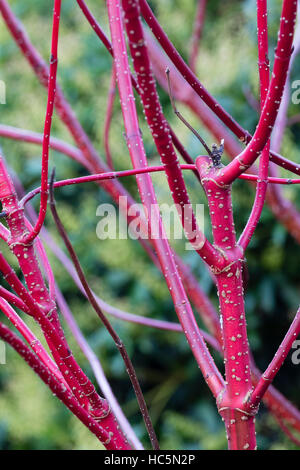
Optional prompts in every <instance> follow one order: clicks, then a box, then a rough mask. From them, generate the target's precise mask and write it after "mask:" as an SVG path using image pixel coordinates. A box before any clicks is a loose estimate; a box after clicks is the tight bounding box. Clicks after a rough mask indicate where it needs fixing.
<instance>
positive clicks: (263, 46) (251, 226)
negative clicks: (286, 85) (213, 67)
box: [239, 0, 270, 251]
mask: <svg viewBox="0 0 300 470" xmlns="http://www.w3.org/2000/svg"><path fill="white" fill-rule="evenodd" d="M256 5H257V36H258V65H259V82H260V105H261V112H262V111H263V107H264V104H265V101H266V98H267V93H268V89H269V83H270V63H269V58H268V50H269V43H268V13H267V0H256ZM269 156H270V141H268V142H267V144H266V146H265V148H264V149H263V151H262V154H261V156H260V159H259V170H258V177H259V179H258V181H257V185H256V194H255V200H254V204H253V208H252V211H251V214H250V217H249V219H248V222H247V224H246V227H245V228H244V231H243V233H242V235H241V237H240V239H239V245H240V246H241V247H242V248H243V250H244V251H245V250H246V248H247V246H248V244H249V242H250V240H251V238H252V236H253V234H254V232H255V229H256V227H257V224H258V222H259V220H260V217H261V213H262V210H263V207H264V203H265V199H266V195H267V188H268V170H269Z"/></svg>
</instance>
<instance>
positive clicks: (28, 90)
mask: <svg viewBox="0 0 300 470" xmlns="http://www.w3.org/2000/svg"><path fill="white" fill-rule="evenodd" d="M9 3H10V5H11V7H12V8H13V9H14V11H15V12H16V14H17V15H18V16H19V17H20V19H21V20H22V21H23V22H24V25H25V28H26V29H27V31H28V33H29V36H30V38H31V40H32V42H33V43H34V44H35V45H36V47H37V48H38V50H39V51H40V53H41V54H42V55H43V57H44V58H45V59H48V57H49V50H50V29H51V13H52V3H53V2H46V1H44V2H36V1H35V0H27V1H26V2H23V1H21V0H11V1H10V2H9ZM62 3H63V5H62V20H61V33H60V47H59V57H60V60H59V73H58V77H59V82H60V84H61V86H62V88H63V90H64V92H65V94H66V96H67V98H68V99H69V101H70V102H71V104H72V105H73V107H74V110H75V111H76V114H77V116H78V118H79V120H80V122H81V123H82V125H83V126H84V128H85V130H86V132H87V133H88V135H89V136H90V138H91V139H92V141H93V143H94V145H95V146H96V148H97V150H98V151H99V153H100V154H101V155H102V156H103V155H104V148H103V124H104V119H105V110H106V102H107V92H108V88H109V81H110V71H111V58H110V56H109V54H108V53H107V52H106V50H105V49H104V46H103V45H102V44H101V43H100V42H99V41H98V40H97V38H96V37H95V35H94V33H93V31H92V30H91V29H90V27H89V25H88V24H87V23H86V21H85V19H84V18H83V16H82V15H81V12H80V10H79V8H78V6H77V5H76V2H75V1H74V0H64V1H63V2H62ZM281 3H282V2H281V1H279V0H271V1H270V2H269V4H270V34H271V37H270V57H271V58H273V56H274V54H273V50H274V44H275V40H276V32H277V27H278V20H279V12H280V7H281ZM88 5H89V6H90V7H91V9H92V10H93V12H94V14H95V15H96V17H97V19H98V20H99V22H100V23H101V25H102V26H103V27H104V28H105V29H106V31H107V32H108V24H107V20H106V11H105V5H104V2H103V3H102V2H99V1H96V0H89V1H88ZM151 5H152V7H153V8H154V10H155V12H156V14H157V15H158V18H159V20H160V21H161V23H162V25H163V26H164V28H165V29H166V31H167V33H168V34H169V37H170V39H171V40H172V41H174V44H175V46H176V47H177V48H178V50H179V51H180V53H181V54H182V55H183V57H184V58H188V52H189V44H190V36H191V30H192V25H193V17H194V13H195V8H196V1H194V0H193V1H191V0H181V1H179V0H175V1H174V0H160V1H158V0H153V1H152V2H151ZM255 14H256V11H255V2H253V1H251V0H243V1H241V0H223V1H221V0H211V1H209V2H208V9H207V21H206V24H205V28H204V34H203V39H202V40H201V48H200V57H199V60H198V70H197V72H198V76H199V77H200V79H201V80H202V81H203V83H204V84H205V85H206V86H207V88H208V89H209V91H210V92H211V93H212V94H213V95H215V96H216V98H217V99H218V100H219V101H220V102H221V103H222V105H224V106H225V107H226V109H227V110H228V111H229V112H230V113H232V115H233V116H234V117H235V118H236V119H237V120H238V121H239V122H240V123H241V124H242V125H243V126H244V127H245V128H246V129H248V130H249V131H253V130H254V128H255V125H256V122H257V115H256V112H255V111H254V110H253V109H252V108H251V107H250V106H249V104H248V103H247V101H246V99H245V95H244V91H243V90H245V87H249V88H250V89H251V91H252V93H254V95H255V96H257V94H258V80H257V76H258V75H257V50H256V25H255ZM0 21H1V29H0V79H1V80H4V81H5V83H6V86H7V98H6V99H7V104H6V105H5V106H4V105H2V106H1V107H0V112H1V122H2V123H5V124H10V125H13V126H17V127H22V128H25V129H30V130H34V131H37V132H42V130H43V122H44V113H45V105H46V93H45V90H44V89H43V88H42V87H41V86H40V85H39V83H38V81H37V79H36V77H35V76H34V75H33V73H32V71H31V69H30V67H29V66H28V64H27V63H26V62H25V60H24V58H23V57H22V56H21V54H20V52H19V50H18V48H17V46H16V45H15V43H14V42H13V41H12V39H11V37H10V36H9V34H8V32H7V30H6V28H5V27H4V26H3V24H2V19H1V20H0ZM299 76H300V62H299V61H296V63H295V67H294V71H293V79H297V78H299ZM159 93H160V96H161V100H162V104H163V108H164V111H165V113H166V116H167V117H168V119H169V120H170V122H171V123H172V126H173V128H174V129H175V130H176V132H177V133H178V136H179V137H180V138H181V139H182V141H183V142H184V144H185V146H186V148H187V149H188V151H189V153H190V154H191V155H192V156H193V157H196V156H197V154H199V153H200V152H202V149H200V148H199V143H198V141H197V140H196V139H195V138H194V136H193V135H192V134H191V133H190V132H189V131H188V130H187V129H185V128H184V127H183V126H182V125H181V123H180V122H178V121H177V120H176V118H175V117H174V116H173V114H172V110H171V107H170V103H169V98H168V96H167V95H166V94H165V93H164V91H162V90H161V89H159ZM179 107H180V109H182V110H184V114H185V117H186V118H187V119H188V120H189V121H190V122H191V124H192V125H193V126H195V127H196V128H197V129H199V131H200V132H201V135H203V137H204V138H205V139H206V140H207V141H208V142H209V143H210V144H211V143H212V141H213V139H212V137H211V135H209V134H208V133H207V131H206V130H205V129H202V127H201V124H199V122H198V121H197V118H196V117H195V116H194V115H192V114H191V112H190V111H188V110H186V109H183V107H182V106H180V105H179ZM138 109H139V113H140V118H141V119H140V125H141V129H142V132H143V136H144V141H145V145H146V150H147V155H148V158H149V161H150V164H157V163H159V158H158V156H157V153H156V150H155V148H154V145H153V143H152V141H151V138H150V134H149V131H148V129H147V127H146V124H145V122H144V118H143V115H142V113H141V107H140V105H139V103H138ZM297 112H299V109H297V106H295V105H292V104H291V106H290V109H289V115H294V114H296V113H297ZM122 133H123V125H122V119H121V112H120V106H119V103H118V100H116V103H115V107H114V119H113V123H112V130H111V149H112V153H113V158H114V164H115V167H116V168H117V169H120V170H121V169H126V168H130V167H131V163H130V159H129V155H128V151H127V148H126V145H125V141H124V138H123V134H122ZM53 135H54V136H56V137H60V138H62V139H65V140H66V141H68V142H70V143H72V140H71V139H70V136H69V135H68V133H67V131H66V129H65V128H64V127H63V126H62V124H61V123H60V122H59V119H58V118H57V117H55V118H54V122H53ZM299 135H300V126H299V124H296V125H294V126H293V127H292V128H290V129H289V130H288V131H287V132H286V134H285V138H284V142H283V148H282V153H283V154H284V155H285V156H287V157H288V158H290V159H292V160H295V161H299V155H298V148H299ZM0 144H1V146H2V148H3V151H4V155H5V157H6V158H7V161H8V162H9V165H10V166H11V167H12V169H13V170H14V171H15V172H16V173H17V174H18V175H19V176H20V178H21V180H22V183H23V184H24V187H25V189H26V191H28V190H30V189H32V188H34V187H36V186H37V185H38V184H39V177H40V159H41V150H40V148H39V147H36V146H33V145H29V144H22V143H20V142H17V143H15V142H12V141H9V140H5V139H3V138H1V142H0ZM54 165H55V166H56V174H57V178H58V179H63V178H68V177H75V176H80V175H84V174H86V171H85V170H84V169H82V168H81V167H80V166H79V165H78V164H77V163H75V162H73V161H71V160H69V159H67V157H65V156H63V155H61V154H58V153H56V152H53V151H51V166H54ZM185 180H186V183H187V185H188V188H189V190H190V194H191V197H192V200H193V202H194V203H196V202H197V203H201V202H203V203H205V200H204V197H203V194H202V191H201V188H200V186H199V184H198V182H197V181H196V179H195V178H194V177H193V175H192V174H188V173H185ZM153 181H154V183H155V187H156V189H157V195H158V199H159V202H160V203H163V202H171V200H170V195H169V190H168V187H167V184H166V180H165V177H164V176H163V175H162V174H158V175H153ZM122 182H123V183H124V185H125V186H126V188H128V189H129V190H130V191H131V193H132V194H133V195H134V196H135V197H136V198H138V195H137V190H136V184H135V180H134V178H127V179H126V180H125V179H123V180H122ZM284 191H285V193H286V195H287V196H288V197H289V198H290V199H291V200H293V201H294V203H295V204H296V205H297V206H298V207H300V197H299V189H298V187H296V186H293V187H289V188H286V189H285V190H284ZM253 195H254V192H253V189H252V188H251V187H249V185H248V184H247V183H246V182H242V181H240V182H238V183H236V184H235V186H234V207H235V215H236V224H237V231H238V233H240V232H241V230H242V228H243V226H244V224H245V222H246V220H247V217H248V214H249V210H250V207H251V204H252V201H253ZM56 199H57V202H58V207H59V211H60V214H61V215H62V218H63V221H64V223H65V224H66V227H67V229H68V232H69V235H70V236H71V239H72V241H73V243H74V246H75V249H76V250H77V253H78V255H79V257H80V259H81V261H82V264H83V266H84V267H85V271H86V273H87V275H88V279H89V281H90V283H91V285H92V287H93V289H94V290H95V291H96V292H97V294H99V295H100V296H101V297H102V298H103V299H104V300H105V301H107V302H108V303H111V304H112V305H114V306H117V307H120V308H122V309H124V310H128V311H130V312H132V313H136V314H139V315H145V316H149V317H152V318H161V319H168V320H173V321H176V315H175V312H174V308H173V305H172V302H171V300H170V296H169V293H168V291H167V288H166V286H165V284H164V282H162V278H161V275H160V273H159V272H158V271H157V269H156V268H155V267H154V266H153V265H152V264H151V262H150V261H149V259H148V257H147V255H146V254H145V253H144V252H143V250H142V248H141V247H140V246H139V244H138V243H137V242H134V241H132V240H127V241H126V240H105V241H100V240H99V239H98V238H97V236H96V225H97V223H98V221H99V220H98V218H97V217H96V208H97V206H98V205H99V204H100V203H103V202H110V199H109V197H108V196H107V195H106V194H105V192H104V191H103V190H101V189H100V188H99V187H98V186H96V185H94V184H86V185H81V186H78V187H75V186H73V187H68V188H64V189H61V190H59V191H57V192H56ZM206 212H207V211H206ZM46 225H47V228H49V230H50V231H51V233H52V234H53V235H54V237H55V238H56V240H57V242H58V243H59V244H60V245H61V242H60V240H59V238H58V236H57V234H56V231H55V229H54V226H53V222H52V220H51V217H50V216H49V215H48V217H47V221H46ZM206 228H207V232H209V223H208V222H207V223H206ZM207 235H209V234H207ZM172 243H173V245H174V246H175V247H176V249H177V250H178V252H180V253H181V255H182V257H183V258H184V259H185V261H186V262H187V263H188V264H189V265H190V266H191V268H192V270H193V272H194V274H195V276H196V277H197V279H198V281H199V283H200V284H201V286H202V288H203V289H204V290H205V291H206V292H207V294H208V295H209V296H210V298H211V299H212V301H213V302H214V303H215V304H216V301H217V297H216V292H215V288H214V286H213V285H212V282H211V279H210V277H209V275H208V274H207V272H206V270H205V269H204V267H203V264H202V263H201V261H200V259H199V258H198V256H197V255H195V254H194V253H192V252H190V251H186V250H185V249H184V242H182V241H176V243H175V242H172ZM1 249H2V246H1ZM3 249H4V250H5V248H4V247H3ZM299 255H300V249H299V246H298V245H297V244H296V243H295V242H294V241H293V239H292V238H291V237H290V236H289V235H288V234H287V233H286V231H285V229H284V228H283V227H281V226H280V225H278V223H277V222H276V220H274V217H273V215H272V214H271V213H270V211H269V209H268V208H265V209H264V212H263V217H262V221H261V223H260V225H259V227H258V230H257V232H256V235H255V238H254V240H253V241H252V243H251V245H250V247H249V250H248V255H247V259H248V266H249V273H250V281H249V286H248V291H247V296H246V308H247V320H248V326H249V338H250V343H251V347H252V349H253V352H254V356H255V359H256V361H257V363H258V365H259V366H260V367H261V368H264V367H266V365H267V364H268V361H269V360H270V359H271V357H272V354H273V353H274V352H275V349H276V347H277V345H278V344H279V342H280V340H281V339H282V336H283V334H284V332H285V331H286V330H287V328H288V325H289V323H290V321H291V319H292V318H293V315H294V313H295V311H296V308H297V306H298V303H299V281H300V277H299V267H298V266H299V263H298V262H297V259H299ZM49 257H50V260H51V262H52V264H53V266H54V271H55V275H56V278H57V281H58V283H59V285H60V287H61V289H62V290H63V293H64V294H65V296H66V298H67V300H68V302H69V304H70V307H71V309H72V312H73V314H74V316H75V318H76V320H77V321H78V323H79V325H80V327H81V328H82V331H83V332H84V334H85V336H86V338H87V339H88V341H89V343H90V345H91V346H92V347H93V349H94V351H95V352H96V354H97V355H98V357H99V359H100V360H101V363H102V365H103V367H104V369H105V371H106V373H107V376H108V378H109V381H110V383H111V385H112V387H113V390H114V392H115V394H116V396H117V397H118V399H119V400H120V403H121V404H122V406H123V409H124V411H125V413H126V415H127V416H128V418H129V419H130V421H131V422H132V423H133V425H134V428H135V429H136V432H137V434H138V436H139V437H140V439H141V440H142V441H143V442H144V444H145V446H146V447H147V448H148V447H149V443H148V440H147V437H146V435H145V431H144V427H143V424H142V422H141V418H140V415H139V413H138V410H137V404H136V401H135V398H134V395H133V392H132V390H131V387H130V385H129V381H128V377H127V375H126V372H125V371H124V367H123V363H122V361H121V359H120V356H119V354H118V353H117V351H116V348H115V346H114V344H113V343H112V341H111V340H110V338H109V336H108V334H107V333H106V331H104V329H103V328H102V326H101V325H100V324H99V321H98V319H97V318H96V316H95V314H94V312H93V311H92V309H91V308H90V307H89V306H88V305H87V302H86V301H85V299H84V298H83V296H82V295H80V294H79V293H78V291H77V289H76V287H75V286H74V282H73V281H72V279H70V278H69V276H68V275H67V273H66V271H65V269H64V266H62V265H61V263H60V262H58V261H57V260H56V259H55V258H54V257H53V256H52V254H51V252H50V250H49ZM10 259H12V258H10ZM12 262H13V260H12ZM216 305H217V304H216ZM1 320H2V318H1ZM112 321H113V324H114V326H115V327H116V329H117V331H118V332H119V334H120V336H121V337H122V339H123V340H124V342H125V344H126V346H127V348H128V351H129V353H130V355H131V357H132V359H133V362H134V364H135V366H136V368H137V371H138V375H139V377H140V379H141V383H142V387H143V390H144V391H145V396H146V398H147V402H148V404H149V407H150V412H151V415H152V418H153V421H154V424H155V427H156V429H157V432H158V436H159V440H160V442H161V446H162V448H163V449H198V448H199V449H225V448H226V439H225V433H224V429H223V424H222V422H221V420H220V418H219V416H218V414H217V412H216V409H215V406H214V401H213V399H212V398H211V397H210V394H209V391H208V389H207V387H206V385H205V383H204V381H203V379H202V377H201V374H200V372H199V370H198V368H197V366H196V364H195V361H194V359H193V357H192V354H191V352H190V351H189V348H188V347H187V344H186V341H185V339H184V337H183V335H180V334H177V333H169V332H160V331H156V330H153V329H147V328H142V327H140V326H138V325H134V324H127V323H121V322H120V321H116V320H112ZM29 323H30V325H31V326H32V328H33V329H34V330H35V332H38V330H37V328H36V327H35V325H34V324H33V323H32V322H30V321H29ZM65 329H66V332H67V334H68V337H69V339H70V343H71V346H72V348H73V349H74V352H75V355H76V357H77V358H78V360H79V362H80V364H81V365H82V366H83V368H84V369H85V370H86V371H87V372H88V373H89V375H90V377H93V376H92V372H91V370H90V367H89V365H88V364H87V362H86V360H85V358H84V357H83V355H82V354H81V352H80V351H79V349H78V347H77V345H76V344H75V342H74V341H73V339H72V337H71V335H70V334H69V331H68V328H67V327H65ZM216 360H217V362H218V364H219V365H220V367H222V361H221V359H220V358H219V357H218V356H216ZM276 386H277V387H278V388H279V389H280V390H281V391H282V392H284V393H286V395H287V396H288V397H289V398H290V399H291V400H292V401H293V402H294V403H295V404H297V405H298V406H300V399H299V386H300V377H299V366H295V365H293V364H292V362H291V358H290V355H289V356H288V359H287V361H286V364H285V366H284V368H283V370H282V371H281V373H280V374H279V376H278V378H277V379H276ZM257 429H258V445H259V448H261V449H288V448H290V449H291V448H295V446H294V445H293V444H291V443H290V442H289V441H288V440H287V438H286V437H285V436H284V435H283V434H282V432H281V431H279V430H278V427H277V425H276V424H275V421H274V419H273V418H272V417H270V415H269V414H268V413H267V412H266V410H265V408H264V407H263V406H262V407H261V412H260V414H259V417H258V420H257ZM0 448H1V449H98V448H99V445H98V442H97V440H96V439H95V438H94V437H93V435H91V434H89V432H88V431H87V430H86V429H85V428H84V427H83V426H82V425H81V423H79V422H78V421H77V420H76V419H75V418H73V417H72V416H71V415H70V413H69V412H68V411H66V410H65V409H64V407H63V406H62V405H61V404H60V403H59V402H58V401H57V399H56V398H54V397H52V396H51V394H50V393H49V391H48V390H47V389H46V387H45V386H44V385H43V384H42V383H40V381H39V379H38V378H37V377H36V376H35V375H34V374H33V373H32V372H31V371H30V370H29V369H28V367H27V366H26V365H25V364H24V363H23V362H22V361H21V360H20V359H19V358H18V357H17V356H16V354H15V353H14V352H13V351H11V350H7V364H6V365H1V366H0Z"/></svg>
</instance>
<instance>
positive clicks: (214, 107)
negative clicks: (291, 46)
mask: <svg viewBox="0 0 300 470" xmlns="http://www.w3.org/2000/svg"><path fill="white" fill-rule="evenodd" d="M139 2H140V7H141V13H142V15H143V17H144V19H145V21H146V22H147V23H148V26H149V27H150V29H151V31H152V33H153V34H154V36H155V37H156V39H157V41H158V42H159V43H160V45H161V46H162V48H163V49H164V51H165V52H166V54H167V55H168V56H169V58H170V59H171V61H172V62H173V64H174V65H175V67H176V68H177V69H178V71H179V72H180V73H181V75H182V76H183V77H184V79H185V80H186V81H187V82H188V83H189V85H190V86H191V87H192V88H193V90H195V92H196V93H197V95H198V96H199V97H200V98H201V100H203V101H204V103H205V104H206V105H207V106H208V107H209V108H210V109H211V111H212V112H213V113H214V114H216V116H218V117H219V118H220V120H221V121H222V122H223V123H224V124H225V126H226V127H228V129H230V130H231V131H232V132H233V133H234V135H236V136H237V137H238V138H239V140H240V141H242V142H245V143H248V142H250V141H251V139H252V136H251V134H250V133H249V132H248V131H246V130H245V129H243V127H242V126H240V125H239V124H238V123H237V122H236V121H235V120H234V119H233V118H232V116H230V114H229V113H228V112H227V111H225V109H224V108H223V107H222V106H221V104H220V103H218V102H217V100H215V99H214V98H213V97H212V96H211V95H210V94H209V92H208V91H207V90H206V88H205V87H204V85H203V84H202V83H201V82H200V81H199V80H198V78H197V77H196V76H195V74H194V73H193V72H192V70H191V69H190V68H189V67H188V66H187V64H186V63H185V62H184V60H183V59H182V57H181V56H180V54H179V53H178V52H177V50H176V48H175V47H174V45H173V44H172V43H171V41H170V40H169V38H168V37H167V35H166V33H165V32H164V30H163V29H162V27H161V26H160V24H159V22H158V21H157V19H156V18H155V16H154V14H153V12H152V10H151V8H150V7H149V5H148V3H147V1H146V0H139ZM288 3H290V7H291V8H292V9H293V11H294V13H295V10H296V7H295V4H294V1H293V2H292V1H291V2H290V0H285V4H284V7H285V6H286V5H287V4H288ZM294 19H295V14H294V15H292V21H290V22H289V25H288V26H289V27H293V25H291V23H293V20H294ZM288 34H289V33H288ZM291 38H292V36H291V37H290V40H291ZM289 52H291V51H289ZM278 68H279V69H280V67H278ZM267 140H268V139H266V141H267ZM225 144H226V139H225ZM271 159H272V161H274V162H275V163H276V164H277V165H279V166H283V167H284V165H287V162H286V159H284V158H283V157H281V155H278V154H276V153H275V152H271ZM290 168H294V169H295V170H296V171H297V172H300V169H299V168H298V169H296V168H297V165H296V164H294V163H293V162H291V166H290ZM296 174H300V173H296Z"/></svg>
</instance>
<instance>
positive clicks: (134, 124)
mask: <svg viewBox="0 0 300 470" xmlns="http://www.w3.org/2000/svg"><path fill="white" fill-rule="evenodd" d="M107 6H108V14H109V22H110V29H111V38H112V44H113V49H114V56H115V64H116V71H117V80H118V86H119V94H120V101H121V106H122V112H123V117H124V123H125V131H126V138H127V145H128V149H129V153H130V156H131V160H132V164H133V166H134V167H135V168H141V167H143V166H147V159H146V155H145V150H144V146H143V142H142V139H141V136H140V130H139V125H138V119H137V113H136V108H135V103H134V95H133V90H132V85H131V79H130V69H129V64H128V57H127V51H126V44H125V39H124V33H123V25H122V20H121V10H120V5H119V3H118V2H114V1H108V2H107ZM137 184H138V188H139V192H140V195H141V199H142V203H143V205H144V207H145V209H146V211H147V214H148V217H149V221H150V227H151V229H153V228H156V229H157V228H158V231H157V233H159V234H162V235H161V238H159V239H157V238H156V237H154V238H155V239H154V240H153V244H154V246H155V248H156V251H157V253H158V258H159V261H160V264H161V269H162V272H163V274H164V277H165V279H166V282H167V285H168V287H169V290H170V293H171V296H172V299H173V302H174V306H175V309H176V312H177V315H178V318H179V320H180V323H181V324H182V327H183V329H184V332H185V334H186V337H187V340H188V342H189V345H190V347H191V349H192V351H193V353H194V356H195V358H196V361H197V363H198V365H199V367H200V369H201V371H202V373H203V375H204V378H205V380H206V382H207V384H208V386H209V387H210V389H211V391H212V393H213V394H214V396H215V397H217V396H218V394H219V393H220V391H221V390H222V389H223V387H224V382H223V378H222V376H221V374H220V372H219V371H218V369H217V367H216V365H215V363H214V361H213V359H212V357H211V355H210V353H209V351H208V349H207V347H206V345H205V342H204V340H203V338H202V335H201V333H200V332H199V328H198V326H197V323H196V321H195V318H194V315H193V312H192V309H191V306H190V303H189V301H188V298H187V296H186V294H185V291H184V288H183V285H182V282H181V279H180V276H179V273H178V270H177V267H176V264H175V262H174V259H173V256H172V252H171V249H170V246H169V243H168V241H167V239H166V236H165V234H164V230H163V227H162V223H161V218H160V214H159V210H158V205H157V201H156V197H155V193H154V189H153V185H152V182H151V180H150V177H149V176H148V175H143V176H140V177H138V178H137ZM151 209H152V210H151ZM151 229H150V230H151ZM163 235H164V236H163Z"/></svg>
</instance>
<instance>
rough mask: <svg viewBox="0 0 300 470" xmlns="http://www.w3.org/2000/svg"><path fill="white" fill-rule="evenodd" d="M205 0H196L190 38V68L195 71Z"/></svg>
mask: <svg viewBox="0 0 300 470" xmlns="http://www.w3.org/2000/svg"><path fill="white" fill-rule="evenodd" d="M206 4H207V0H198V2H197V11H196V15H195V21H194V29H193V35H192V40H191V52H190V59H189V66H190V69H191V70H192V71H193V72H194V73H195V70H196V64H197V58H198V54H199V42H200V39H201V36H202V30H203V25H204V19H205V10H206Z"/></svg>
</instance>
